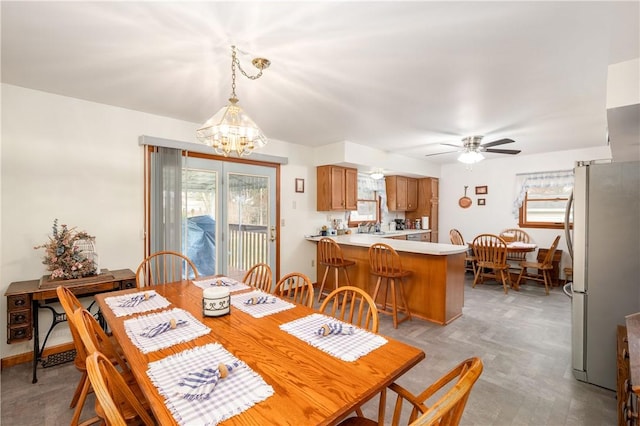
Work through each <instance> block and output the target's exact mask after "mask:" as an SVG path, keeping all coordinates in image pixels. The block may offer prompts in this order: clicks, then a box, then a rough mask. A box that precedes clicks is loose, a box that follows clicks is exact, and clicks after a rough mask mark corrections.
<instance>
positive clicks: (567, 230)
mask: <svg viewBox="0 0 640 426" xmlns="http://www.w3.org/2000/svg"><path fill="white" fill-rule="evenodd" d="M572 208H573V191H571V194H570V195H569V200H568V201H567V207H566V209H565V211H564V235H565V237H566V238H567V250H569V256H570V257H571V260H573V237H572V236H571V220H570V218H571V209H572Z"/></svg>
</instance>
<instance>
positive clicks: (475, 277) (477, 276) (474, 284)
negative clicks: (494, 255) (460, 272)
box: [471, 265, 482, 288]
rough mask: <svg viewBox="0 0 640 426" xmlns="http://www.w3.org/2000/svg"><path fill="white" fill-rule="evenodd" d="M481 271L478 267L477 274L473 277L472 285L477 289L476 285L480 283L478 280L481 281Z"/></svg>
mask: <svg viewBox="0 0 640 426" xmlns="http://www.w3.org/2000/svg"><path fill="white" fill-rule="evenodd" d="M481 270H482V268H480V267H479V266H477V265H476V273H475V274H474V276H473V284H472V285H471V287H472V288H475V286H476V284H477V283H478V280H479V279H480V274H481Z"/></svg>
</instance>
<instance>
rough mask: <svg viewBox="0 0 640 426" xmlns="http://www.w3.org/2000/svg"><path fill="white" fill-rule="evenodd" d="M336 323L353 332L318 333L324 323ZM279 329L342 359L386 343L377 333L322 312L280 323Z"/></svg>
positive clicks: (346, 359)
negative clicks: (347, 333) (345, 333)
mask: <svg viewBox="0 0 640 426" xmlns="http://www.w3.org/2000/svg"><path fill="white" fill-rule="evenodd" d="M336 323H337V324H341V325H342V328H343V329H344V328H346V327H353V334H350V335H344V334H337V335H336V334H329V335H327V336H322V335H320V334H318V331H319V330H320V329H321V328H322V327H323V326H324V325H329V324H336ZM280 329H281V330H284V331H286V332H287V333H289V334H292V335H294V336H296V337H297V338H298V339H300V340H302V341H304V342H307V343H308V344H310V345H311V346H313V347H316V348H318V349H320V350H321V351H323V352H326V353H328V354H331V355H333V356H335V357H336V358H339V359H341V360H343V361H355V360H357V359H358V358H360V357H361V356H364V355H366V354H368V353H369V352H371V351H373V350H374V349H377V348H379V347H380V346H382V345H384V344H386V343H387V339H385V338H384V337H382V336H380V335H378V334H374V333H371V332H369V331H367V330H363V329H361V328H359V327H355V326H352V325H351V324H349V323H346V322H343V321H340V320H337V319H335V318H333V317H329V316H326V315H322V314H311V315H308V316H306V317H303V318H299V319H297V320H295V321H291V322H288V323H286V324H282V325H280Z"/></svg>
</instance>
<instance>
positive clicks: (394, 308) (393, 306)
mask: <svg viewBox="0 0 640 426" xmlns="http://www.w3.org/2000/svg"><path fill="white" fill-rule="evenodd" d="M390 280H391V311H392V316H393V328H398V303H397V300H396V280H395V278H390ZM387 286H388V284H387ZM385 308H386V304H385Z"/></svg>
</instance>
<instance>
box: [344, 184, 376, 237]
mask: <svg viewBox="0 0 640 426" xmlns="http://www.w3.org/2000/svg"><path fill="white" fill-rule="evenodd" d="M381 184H382V185H381ZM382 188H384V181H377V180H375V179H372V178H371V177H370V176H367V175H364V174H361V173H358V204H357V206H358V210H353V211H351V212H349V220H348V223H349V224H348V226H349V227H350V228H355V227H356V226H358V224H360V223H363V222H374V223H375V222H381V220H382V214H381V211H380V206H381V199H382V197H381V193H382V192H383V191H384V190H383V189H382Z"/></svg>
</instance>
